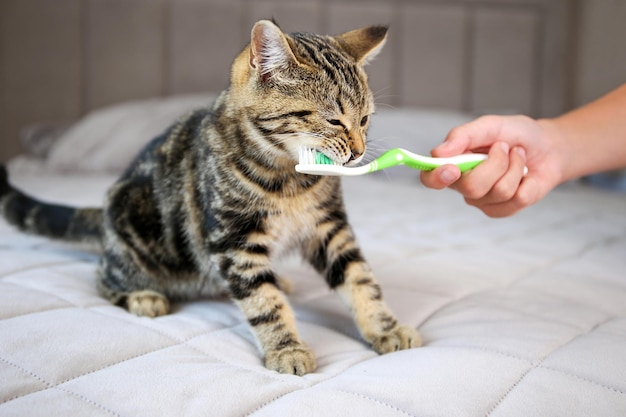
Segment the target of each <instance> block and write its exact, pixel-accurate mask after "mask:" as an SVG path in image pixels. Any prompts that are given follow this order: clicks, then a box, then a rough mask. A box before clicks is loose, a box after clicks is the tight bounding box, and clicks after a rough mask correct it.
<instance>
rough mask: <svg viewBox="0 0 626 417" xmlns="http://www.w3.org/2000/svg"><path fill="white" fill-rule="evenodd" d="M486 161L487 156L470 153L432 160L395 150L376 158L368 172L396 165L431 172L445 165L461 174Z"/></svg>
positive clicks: (427, 157) (405, 151)
mask: <svg viewBox="0 0 626 417" xmlns="http://www.w3.org/2000/svg"><path fill="white" fill-rule="evenodd" d="M485 159H487V155H485V154H478V153H470V154H463V155H458V156H454V157H450V158H433V157H429V156H422V155H417V154H414V153H413V152H409V151H407V150H406V149H402V148H395V149H390V150H388V151H387V152H385V153H383V154H382V155H381V156H379V157H378V158H376V159H375V160H374V161H373V162H372V168H371V170H370V172H374V171H379V170H381V169H385V168H389V167H392V166H397V165H406V166H408V167H410V168H413V169H417V170H420V171H432V170H433V169H435V168H437V167H439V166H441V165H446V164H453V165H456V166H457V167H459V169H460V170H461V172H465V171H469V170H470V169H473V168H474V167H476V166H477V165H478V164H480V163H481V162H482V161H484V160H485Z"/></svg>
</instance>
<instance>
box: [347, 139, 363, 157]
mask: <svg viewBox="0 0 626 417" xmlns="http://www.w3.org/2000/svg"><path fill="white" fill-rule="evenodd" d="M348 143H349V145H350V161H354V160H357V159H359V158H360V157H361V156H363V154H364V153H365V140H364V139H363V137H361V136H357V135H352V136H350V138H349V142H348Z"/></svg>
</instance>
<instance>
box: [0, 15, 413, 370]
mask: <svg viewBox="0 0 626 417" xmlns="http://www.w3.org/2000/svg"><path fill="white" fill-rule="evenodd" d="M386 37H387V28H386V27H383V26H371V27H366V28H362V29H357V30H353V31H350V32H346V33H343V34H341V35H338V36H334V37H333V36H322V35H317V34H311V33H292V34H286V33H283V32H282V30H281V29H280V28H279V27H278V26H277V25H276V24H275V23H274V22H273V21H268V20H261V21H258V22H257V23H256V24H255V25H254V27H253V29H252V33H251V41H250V43H249V44H248V46H246V48H245V49H244V50H243V51H242V52H241V53H240V54H239V55H238V56H237V57H236V59H235V60H234V63H233V65H232V69H231V82H230V85H229V87H228V88H227V89H226V90H225V91H224V92H222V93H221V95H220V96H219V98H218V99H217V100H216V102H215V103H214V105H213V106H212V107H211V108H209V107H207V108H203V109H199V110H197V111H194V112H192V113H190V114H188V115H186V116H184V117H182V118H181V119H179V120H178V121H177V122H176V123H175V124H174V125H173V126H171V127H170V128H169V129H168V130H167V131H166V132H165V133H163V134H162V135H161V136H159V137H157V138H155V139H154V140H152V142H150V143H149V144H148V145H147V147H146V148H145V149H144V150H143V151H142V152H141V153H140V154H139V155H138V156H137V157H136V159H135V160H134V162H133V163H132V164H131V165H130V167H129V168H128V169H127V170H126V171H125V173H124V174H123V175H122V176H121V177H120V179H119V180H118V181H117V182H116V183H115V184H114V185H113V186H112V187H111V188H110V189H109V191H108V192H107V195H106V198H105V203H104V207H103V208H102V209H100V208H85V209H77V208H72V207H66V206H62V205H53V204H45V203H42V202H40V201H37V200H36V199H34V198H32V197H30V196H28V195H26V194H24V193H23V192H21V191H19V190H17V189H15V188H13V187H12V186H10V185H9V183H8V179H7V173H6V170H5V169H4V168H2V170H1V171H0V210H1V211H2V213H3V215H4V217H5V218H6V219H7V221H8V222H9V223H12V224H13V225H15V226H17V227H18V228H20V229H22V230H23V231H25V232H30V233H36V234H40V235H45V236H49V237H52V238H60V239H65V240H68V241H81V242H91V243H96V244H99V245H101V250H102V257H101V261H100V264H99V268H98V289H99V291H100V293H101V294H102V295H103V296H104V297H106V298H107V299H109V300H110V301H111V302H112V303H114V304H116V305H119V306H123V307H125V308H127V309H128V310H129V311H130V312H132V313H134V314H137V315H140V316H149V317H156V316H161V315H164V314H167V313H168V312H169V310H170V302H171V301H179V300H186V299H190V298H193V297H200V296H211V295H219V294H228V295H229V296H230V298H231V299H232V300H233V301H234V303H235V304H237V305H238V306H239V308H240V309H241V311H242V312H243V314H244V315H245V317H246V318H247V320H248V323H249V325H250V327H251V328H252V329H253V331H254V333H255V335H256V338H257V340H258V342H259V344H260V346H261V348H262V350H263V353H264V360H265V366H266V367H267V368H269V369H272V370H275V371H278V372H281V373H287V374H297V375H304V374H306V373H309V372H312V371H314V370H315V368H316V360H315V356H314V354H313V352H312V351H311V349H310V348H309V347H308V346H307V345H306V344H305V343H304V342H303V341H302V339H301V338H300V336H299V335H298V332H297V329H296V325H295V320H294V313H293V311H292V309H291V307H290V306H289V304H288V301H287V299H286V296H285V294H284V292H283V291H281V289H280V288H281V287H284V285H283V283H284V281H283V280H282V279H281V278H280V277H278V276H277V274H276V273H275V272H274V271H273V270H272V268H271V261H272V259H274V258H276V257H279V256H281V255H282V254H284V253H286V252H288V251H290V250H293V249H295V250H297V251H299V252H300V253H301V254H302V256H303V258H304V259H305V260H307V261H308V262H310V264H311V265H312V266H313V267H314V268H315V269H316V270H317V271H319V272H320V274H322V275H323V276H325V278H326V281H327V283H328V285H329V286H330V287H331V288H332V289H334V290H335V291H336V292H337V293H338V294H339V296H340V297H341V298H342V299H343V300H344V301H345V302H346V303H347V305H348V306H349V307H350V309H351V311H352V314H353V316H354V320H355V322H356V325H357V327H358V329H359V331H360V333H361V335H362V337H363V338H364V339H365V340H366V341H367V342H369V343H370V344H371V345H372V347H373V349H374V350H375V351H377V352H379V353H386V352H393V351H396V350H399V349H407V348H412V347H417V346H419V345H420V344H421V340H420V336H419V333H418V332H417V331H416V330H415V329H414V328H412V327H410V326H405V325H400V324H398V322H397V320H396V318H395V317H394V316H393V314H392V313H391V311H390V310H389V308H388V307H387V305H386V304H385V303H384V301H383V299H382V293H381V289H380V287H379V285H378V284H377V283H376V281H375V278H374V276H373V274H372V270H371V268H370V267H369V266H368V264H367V263H366V261H365V259H364V257H363V255H362V253H361V250H360V249H359V246H358V245H357V243H356V240H355V236H354V234H353V231H352V229H351V226H350V224H349V223H348V219H347V216H346V212H345V209H344V204H343V200H342V192H341V183H340V180H339V178H338V177H324V176H315V175H305V174H298V173H296V171H295V170H294V165H295V164H296V163H297V158H298V147H299V146H303V145H304V146H307V147H310V148H315V149H318V150H320V151H321V152H323V153H324V154H326V155H327V156H328V157H330V158H331V159H333V160H335V161H336V162H339V163H342V164H346V165H353V164H356V163H358V162H359V161H361V160H362V158H363V155H364V153H365V150H366V131H367V128H368V126H369V122H370V116H371V114H372V113H373V111H374V102H373V96H372V93H371V91H370V90H369V87H368V84H367V77H366V74H365V72H364V70H363V66H364V65H365V64H366V63H367V62H368V61H369V60H371V59H372V58H373V57H374V56H375V55H376V54H377V53H378V51H379V50H380V49H381V48H382V46H383V44H384V42H385V40H386Z"/></svg>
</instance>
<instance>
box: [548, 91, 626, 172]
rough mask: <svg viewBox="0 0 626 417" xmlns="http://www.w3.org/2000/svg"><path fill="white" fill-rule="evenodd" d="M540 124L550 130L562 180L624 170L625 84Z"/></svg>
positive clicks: (625, 158)
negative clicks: (558, 157)
mask: <svg viewBox="0 0 626 417" xmlns="http://www.w3.org/2000/svg"><path fill="white" fill-rule="evenodd" d="M540 123H542V124H543V125H544V127H545V128H546V129H549V130H551V133H549V135H551V136H553V139H554V140H555V146H556V147H557V150H559V151H560V152H558V154H559V155H560V157H561V167H562V181H568V180H571V179H574V178H578V177H581V176H584V175H588V174H591V173H594V172H600V171H608V170H614V169H619V168H624V167H626V84H624V85H622V86H621V87H619V88H617V89H616V90H613V91H612V92H610V93H609V94H607V95H605V96H603V97H601V98H599V99H598V100H596V101H593V102H591V103H589V104H587V105H585V106H583V107H581V108H579V109H576V110H573V111H571V112H569V113H566V114H564V115H563V116H560V117H557V118H555V119H548V120H542V121H541V122H540Z"/></svg>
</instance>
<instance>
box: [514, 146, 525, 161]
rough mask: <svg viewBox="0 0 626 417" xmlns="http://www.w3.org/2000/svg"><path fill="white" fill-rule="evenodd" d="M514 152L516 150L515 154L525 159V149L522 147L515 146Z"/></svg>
mask: <svg viewBox="0 0 626 417" xmlns="http://www.w3.org/2000/svg"><path fill="white" fill-rule="evenodd" d="M515 152H517V154H518V155H519V156H521V157H522V158H524V159H526V149H524V148H522V147H521V146H516V147H515Z"/></svg>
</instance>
